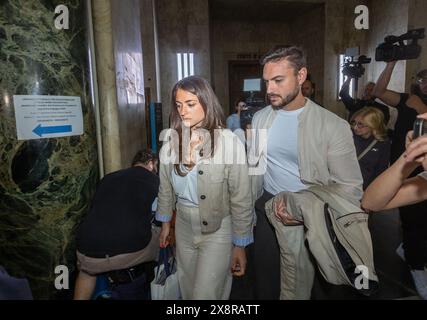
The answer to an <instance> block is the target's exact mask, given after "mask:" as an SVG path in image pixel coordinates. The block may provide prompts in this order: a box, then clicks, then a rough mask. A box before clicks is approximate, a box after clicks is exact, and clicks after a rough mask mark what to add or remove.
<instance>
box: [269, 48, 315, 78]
mask: <svg viewBox="0 0 427 320" xmlns="http://www.w3.org/2000/svg"><path fill="white" fill-rule="evenodd" d="M283 59H286V60H287V61H289V63H290V64H291V65H292V67H293V68H294V69H295V72H298V71H300V70H301V68H306V67H307V57H306V54H305V52H304V49H302V48H301V47H297V46H278V47H275V48H274V49H272V50H270V51H269V52H267V53H266V54H265V55H264V56H263V57H262V58H261V65H262V66H264V65H265V64H267V63H268V62H277V61H280V60H283Z"/></svg>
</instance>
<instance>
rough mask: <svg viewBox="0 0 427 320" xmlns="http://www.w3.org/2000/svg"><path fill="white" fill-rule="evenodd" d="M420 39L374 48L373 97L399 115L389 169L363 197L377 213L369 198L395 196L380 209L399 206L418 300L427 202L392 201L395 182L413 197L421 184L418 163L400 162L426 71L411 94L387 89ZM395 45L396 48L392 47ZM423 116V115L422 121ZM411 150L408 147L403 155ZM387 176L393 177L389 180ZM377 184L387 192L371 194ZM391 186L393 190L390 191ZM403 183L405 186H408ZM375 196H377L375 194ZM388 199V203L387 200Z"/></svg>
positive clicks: (424, 98)
mask: <svg viewBox="0 0 427 320" xmlns="http://www.w3.org/2000/svg"><path fill="white" fill-rule="evenodd" d="M422 38H424V29H416V30H410V31H408V32H407V33H406V34H404V35H402V36H400V37H395V36H388V37H386V38H385V42H384V43H383V44H381V45H380V46H379V47H378V48H377V51H376V60H377V61H385V62H386V63H387V64H386V66H385V69H384V71H383V72H382V73H381V75H380V77H379V79H378V81H377V84H376V85H375V87H374V92H373V94H374V96H376V97H377V98H379V99H380V100H381V101H383V102H384V103H386V104H388V105H389V106H391V107H395V108H397V110H398V112H399V113H398V117H397V121H396V125H395V130H394V134H393V137H392V145H391V153H390V160H391V161H390V163H391V164H393V165H392V166H391V167H390V169H389V170H387V171H386V172H385V173H384V174H383V175H381V176H380V177H379V178H378V180H376V181H374V182H373V183H372V184H371V185H370V186H369V188H368V189H367V194H365V196H364V207H365V208H366V209H372V210H379V209H381V207H382V206H377V205H375V204H374V205H372V202H371V200H370V199H372V194H376V196H378V201H382V200H381V198H380V197H381V196H384V197H385V198H383V200H384V199H387V196H390V193H393V192H394V193H395V195H394V198H393V199H394V200H395V201H394V202H393V203H394V204H393V203H392V204H391V205H390V204H388V205H387V206H385V207H382V208H391V207H397V206H400V207H399V213H400V218H401V222H402V237H403V249H404V256H405V260H406V262H407V263H408V265H409V267H410V269H411V270H410V271H411V275H412V278H413V280H414V283H415V286H416V289H417V291H418V293H419V294H420V296H421V297H423V298H424V299H427V271H426V270H425V267H426V265H427V215H426V212H425V211H426V210H427V201H425V199H426V198H424V197H423V196H422V194H418V193H417V195H416V196H419V198H417V201H414V200H413V199H412V198H408V199H410V200H408V201H401V199H400V200H399V198H398V199H395V198H396V197H400V196H401V195H400V191H399V192H398V193H396V192H397V190H398V189H399V188H398V186H397V184H396V183H397V182H398V181H400V185H401V188H402V190H403V191H402V192H406V191H405V190H407V188H410V190H412V192H414V193H416V191H417V190H418V189H417V188H418V184H419V183H421V184H422V185H424V184H425V182H424V181H422V182H417V181H420V178H418V174H420V173H421V172H422V168H421V167H419V163H418V164H417V165H415V164H416V163H415V162H412V164H411V165H406V162H407V160H405V159H403V156H402V154H403V152H404V151H405V138H406V136H407V132H408V131H410V130H411V129H412V127H413V124H414V121H415V119H416V117H417V115H419V114H422V113H426V112H427V70H422V71H420V72H418V73H417V76H416V83H415V84H414V85H413V87H412V90H411V93H398V92H395V91H392V90H389V89H387V87H388V84H389V82H390V78H391V75H392V73H393V70H394V67H395V65H396V62H397V60H408V59H416V58H418V56H419V54H420V53H421V47H420V46H418V44H417V43H416V42H417V40H418V39H422ZM404 40H412V43H410V44H407V45H404V44H403V41H404ZM397 42H398V43H399V44H394V43H397ZM425 116H426V115H425V114H424V115H423V117H425ZM420 139H421V138H420ZM422 139H424V138H422ZM414 143H415V142H414ZM413 146H414V145H409V146H408V150H407V152H408V151H410V150H411V148H413ZM411 159H412V158H411ZM411 161H412V160H411ZM404 164H405V165H404ZM391 174H393V175H395V176H390V175H391ZM407 177H409V178H412V179H409V180H408V182H406V181H405V179H406V178H407ZM414 179H415V180H414ZM378 181H380V182H381V181H382V182H381V183H384V184H382V186H383V187H382V188H384V185H386V186H387V189H388V190H382V189H381V188H380V189H379V190H377V191H375V190H374V188H375V187H379V186H380V185H381V183H380V184H379V182H378ZM389 181H390V183H389ZM414 182H416V185H417V188H415V189H414V187H411V186H412V183H414ZM392 183H395V184H394V188H393V187H392V186H393V184H392ZM407 183H409V185H408V186H407ZM399 187H400V186H399ZM377 192H379V193H381V194H377ZM414 196H415V195H414ZM388 199H389V200H390V198H388ZM411 199H412V200H411ZM422 200H424V201H422ZM419 201H421V202H419ZM416 202H418V203H416Z"/></svg>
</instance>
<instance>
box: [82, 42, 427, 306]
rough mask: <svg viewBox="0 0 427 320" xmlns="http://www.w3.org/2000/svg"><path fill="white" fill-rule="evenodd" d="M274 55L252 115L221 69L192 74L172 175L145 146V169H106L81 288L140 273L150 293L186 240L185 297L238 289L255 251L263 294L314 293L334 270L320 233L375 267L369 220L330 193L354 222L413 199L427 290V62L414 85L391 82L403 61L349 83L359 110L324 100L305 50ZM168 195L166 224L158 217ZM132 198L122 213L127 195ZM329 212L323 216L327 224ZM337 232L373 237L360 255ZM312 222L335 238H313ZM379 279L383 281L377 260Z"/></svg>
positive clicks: (414, 250)
mask: <svg viewBox="0 0 427 320" xmlns="http://www.w3.org/2000/svg"><path fill="white" fill-rule="evenodd" d="M261 65H262V66H263V79H264V82H265V85H266V96H267V100H268V102H269V105H268V106H266V107H265V108H263V109H262V110H260V111H258V112H257V113H255V115H254V116H253V118H252V121H251V123H248V121H241V113H242V111H244V110H245V108H247V106H246V102H245V100H244V99H239V100H237V101H236V103H235V109H236V113H234V114H232V115H231V116H230V117H228V119H227V120H226V119H225V116H224V112H223V108H222V106H221V105H220V103H219V101H218V99H217V97H216V95H215V93H214V91H213V89H212V87H211V86H210V84H209V83H208V81H206V80H205V79H203V78H201V77H198V76H190V77H187V78H184V79H182V80H180V81H179V82H177V83H176V84H175V86H174V88H173V90H172V101H171V115H170V134H168V135H166V136H167V137H168V139H167V140H166V141H164V144H163V146H162V149H161V151H160V156H159V176H157V175H156V168H157V158H156V156H155V155H153V154H151V153H149V152H145V151H144V152H142V153H140V154H139V156H137V157H136V159H135V161H134V163H133V166H132V168H130V169H125V170H121V171H119V172H116V173H112V174H109V175H107V176H106V177H104V179H103V180H102V181H101V184H100V186H99V188H98V191H97V194H96V196H95V199H94V203H93V206H92V209H91V211H90V213H89V214H88V215H87V216H86V217H85V220H84V221H83V223H82V225H81V226H80V230H79V237H78V246H77V250H78V251H77V256H78V261H79V263H78V266H79V270H80V274H79V277H78V280H77V285H76V293H75V298H76V299H89V298H90V297H91V296H92V294H93V291H94V288H95V284H96V277H97V275H100V274H107V275H108V278H109V279H110V280H111V282H112V283H114V284H116V285H121V284H129V283H138V281H139V280H140V284H136V285H135V286H136V287H138V290H140V291H141V290H146V291H147V290H148V289H147V288H146V284H147V283H149V282H150V279H152V276H150V272H148V271H147V269H150V268H152V266H150V265H149V262H151V261H153V260H155V257H154V256H155V255H156V254H157V252H158V248H159V247H166V246H168V245H170V243H171V241H172V240H173V239H172V238H174V240H175V241H174V242H175V248H176V259H177V274H178V280H179V288H180V291H181V295H182V298H183V299H213V300H221V299H228V298H229V297H230V292H231V287H232V281H233V276H237V277H238V276H242V275H244V274H245V272H246V270H247V264H248V263H251V264H252V267H253V269H254V283H253V286H254V289H255V294H256V297H255V298H257V299H279V298H280V299H310V294H311V289H312V287H313V281H314V274H315V268H316V267H319V268H321V269H322V270H323V268H328V266H327V265H328V263H325V262H324V257H320V258H319V257H318V256H316V254H315V253H316V252H317V251H316V247H315V246H316V245H324V246H325V248H326V250H327V252H332V253H333V255H334V257H336V256H339V257H340V259H335V260H334V259H333V258H332V256H331V258H330V259H331V260H334V261H335V262H334V263H337V264H339V265H341V267H342V268H343V269H344V270H345V274H344V276H342V277H344V278H345V279H346V281H347V282H348V283H349V284H353V283H354V275H355V274H356V270H350V269H348V264H349V261H348V260H351V263H350V265H353V264H355V263H356V262H357V261H355V260H354V258H351V257H354V256H362V257H364V262H365V264H366V265H369V266H371V265H372V266H373V257H372V244H371V243H370V241H366V242H363V243H360V240H358V239H360V237H358V235H360V234H361V233H363V234H364V235H366V230H365V229H364V228H363V225H360V224H356V223H355V224H353V226H354V227H353V228H347V229H346V231H345V232H342V230H343V228H340V227H339V226H337V225H336V224H334V223H331V221H329V220H328V218H325V215H324V208H327V205H330V207H331V208H330V210H329V213H330V214H331V216H333V217H336V216H337V215H339V216H340V217H343V216H346V223H348V225H350V224H352V223H353V222H355V221H359V220H357V219H361V218H360V217H364V216H363V215H362V216H360V215H354V216H352V215H346V213H353V211H352V210H356V209H357V208H358V209H359V211H362V210H366V211H367V212H372V211H373V212H377V211H381V210H383V209H387V208H396V207H399V208H400V213H401V217H402V222H403V223H402V226H403V247H404V250H405V258H406V261H407V263H408V264H409V266H410V268H411V274H412V276H413V279H414V282H415V285H416V288H417V290H418V293H419V295H420V296H421V297H422V298H424V299H427V271H426V269H425V268H426V263H427V241H426V240H427V232H426V231H427V215H426V214H425V212H424V211H425V210H426V209H427V207H426V203H427V202H425V201H426V199H427V181H426V180H425V179H427V175H426V174H425V173H422V171H423V170H426V169H427V156H426V155H427V137H420V138H417V139H415V140H413V139H412V133H411V132H410V130H411V128H412V125H413V122H414V120H415V119H416V117H417V116H418V117H422V118H424V119H427V113H426V112H427V70H423V71H421V72H419V73H418V74H417V77H416V79H417V83H416V84H415V86H414V90H413V92H411V93H409V94H406V93H396V92H393V91H390V90H388V89H387V87H388V82H389V81H390V77H391V74H392V71H393V68H394V65H395V62H390V63H387V66H386V68H385V70H384V72H383V73H382V74H381V76H380V78H379V79H378V81H377V83H376V84H375V83H373V82H370V83H368V84H367V85H366V88H365V90H364V94H363V97H362V99H353V98H351V97H350V96H349V94H348V86H349V80H348V79H347V80H346V81H345V83H344V86H343V88H342V90H341V92H340V95H341V97H342V101H343V103H344V104H345V106H346V108H347V109H348V111H349V112H350V116H349V119H348V121H347V120H344V119H342V118H340V117H338V116H337V115H335V114H334V113H332V112H330V111H328V110H327V106H326V108H324V107H322V106H320V105H319V104H317V103H316V102H314V101H313V100H312V98H313V95H314V84H313V82H312V81H311V80H307V74H308V70H307V62H306V56H305V53H304V51H303V50H302V49H301V48H299V47H296V46H282V47H277V48H274V49H273V50H271V51H270V52H268V53H267V54H266V55H265V56H264V57H263V59H262V61H261ZM376 99H379V100H381V101H380V102H379V101H377V100H376ZM390 107H392V108H393V107H394V108H397V109H398V112H399V113H398V118H397V122H396V125H395V128H394V131H393V132H390V131H388V130H387V124H388V121H389V119H390V112H389V110H390ZM227 128H228V129H227ZM248 129H250V130H248ZM233 132H234V133H233ZM408 132H409V133H408ZM141 155H143V156H141ZM417 170H418V171H417ZM420 172H421V173H420ZM156 198H157V200H156V201H155V199H156ZM156 202H157V207H156V208H155V212H156V214H155V220H156V221H158V225H160V224H161V229H160V230H159V228H158V227H157V226H154V225H153V224H152V221H151V218H152V212H153V210H154V208H152V204H153V203H156ZM124 204H126V206H128V207H126V210H124V209H123V208H121V210H120V211H121V212H123V214H122V215H121V216H118V215H117V214H116V213H117V206H123V205H124ZM354 208H356V209H354ZM325 210H327V209H325ZM174 212H175V214H176V218H175V219H176V220H175V224H174V234H173V236H172V232H171V231H172V228H173V226H172V221H173V216H174V215H173V214H174ZM315 214H316V218H317V219H319V221H321V224H317V225H316V224H313V219H314V215H315ZM311 215H312V216H311ZM312 218H313V219H312ZM337 221H338V220H337ZM320 225H322V226H323V225H324V226H325V229H321V228H320V227H319V226H320ZM356 225H357V227H356ZM328 228H329V229H328ZM325 230H328V232H336V233H338V232H341V233H340V236H343V237H344V238H345V239H346V240H347V241H348V242H349V243H352V241H359V243H358V245H357V246H355V247H356V249H355V250H356V254H355V255H351V254H349V249H348V248H346V247H345V246H344V247H343V246H341V247H339V246H336V245H334V244H333V243H332V242H331V241H330V239H329V241H328V239H327V236H329V235H328V234H327V232H326V231H325ZM312 234H317V236H318V237H319V239H326V240H325V242H323V243H322V244H316V241H313V242H310V241H309V245H307V243H306V241H305V240H306V239H309V237H310V235H312ZM365 239H366V237H365ZM309 240H310V239H309ZM317 242H321V241H320V240H319V241H317ZM251 244H252V246H253V259H251V260H249V261H248V260H247V257H246V254H247V251H246V248H247V246H249V245H251ZM311 254H313V255H314V256H315V259H314V260H313V259H312V258H311V257H310V255H311ZM343 256H345V257H346V258H347V261H346V262H345V263H344V262H343V260H342V259H341V257H343ZM148 266H149V267H148ZM324 274H325V275H328V274H329V278H328V277H327V280H328V279H329V280H330V279H331V277H332V278H334V274H333V272H331V273H328V272H324ZM342 277H341V278H339V276H338V275H336V278H337V279H341V280H334V281H332V280H330V281H331V282H333V283H335V284H336V283H338V282H339V281H344V280H342ZM368 278H369V279H368V280H369V281H374V282H375V281H377V279H376V276H375V270H369V275H368ZM352 279H353V280H352ZM344 282H345V281H344Z"/></svg>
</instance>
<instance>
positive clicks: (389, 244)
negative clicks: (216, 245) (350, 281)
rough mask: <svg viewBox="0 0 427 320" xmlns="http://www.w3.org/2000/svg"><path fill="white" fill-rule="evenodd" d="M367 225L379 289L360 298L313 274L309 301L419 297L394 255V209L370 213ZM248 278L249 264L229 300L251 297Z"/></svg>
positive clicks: (398, 237)
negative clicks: (369, 295)
mask: <svg viewBox="0 0 427 320" xmlns="http://www.w3.org/2000/svg"><path fill="white" fill-rule="evenodd" d="M369 228H370V230H371V235H372V242H373V247H374V259H375V266H376V271H377V274H378V277H379V280H380V288H379V291H378V292H377V293H376V294H375V295H373V296H371V297H364V296H362V295H360V294H358V293H357V292H356V291H355V290H353V289H352V288H350V287H348V286H334V285H330V284H328V283H326V282H325V281H324V280H323V278H322V276H321V275H320V274H319V273H317V274H316V277H315V283H314V286H313V291H312V299H313V300H326V299H337V300H392V299H405V300H407V299H411V300H412V299H419V297H418V296H417V293H416V291H415V288H414V285H413V282H412V278H411V275H410V273H409V269H408V267H407V265H406V263H405V262H404V261H403V260H402V259H401V258H400V257H399V256H398V255H397V254H396V248H397V247H398V246H399V244H400V243H401V231H400V220H399V213H398V210H397V209H396V210H389V211H387V212H383V213H377V214H374V215H371V216H370V219H369ZM249 250H250V249H249ZM252 278H253V270H252V269H251V268H250V264H249V268H248V272H247V274H246V276H244V277H242V278H240V279H238V278H235V280H234V282H233V288H232V293H231V299H235V300H247V299H249V300H250V299H254V297H255V296H254V289H253V286H252V283H253V281H251V279H252Z"/></svg>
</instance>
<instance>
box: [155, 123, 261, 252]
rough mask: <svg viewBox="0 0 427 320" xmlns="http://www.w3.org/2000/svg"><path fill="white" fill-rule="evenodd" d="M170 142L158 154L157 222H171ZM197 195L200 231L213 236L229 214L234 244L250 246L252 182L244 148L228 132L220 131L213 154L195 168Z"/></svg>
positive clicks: (173, 198) (172, 197)
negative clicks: (166, 159) (167, 159)
mask: <svg viewBox="0 0 427 320" xmlns="http://www.w3.org/2000/svg"><path fill="white" fill-rule="evenodd" d="M170 151H171V146H170V142H167V143H165V144H164V145H163V147H162V149H161V151H160V171H159V175H160V189H159V195H158V208H157V213H156V219H157V220H159V221H163V222H167V221H170V220H171V217H172V210H173V209H175V204H176V195H175V191H174V190H173V187H172V184H171V173H172V170H174V165H173V163H170V162H169V163H168V162H167V161H165V158H166V155H167V154H170ZM197 170H198V175H197V194H198V199H199V212H200V218H201V228H202V232H204V233H212V232H215V231H216V230H218V229H219V228H220V226H221V221H222V219H223V218H224V217H226V216H228V215H230V214H231V219H232V225H233V243H234V244H235V245H239V246H246V245H248V244H250V243H251V242H253V234H252V227H253V215H252V195H251V181H250V178H249V175H248V165H247V160H246V153H245V148H244V146H243V144H242V143H241V142H240V140H239V138H238V137H237V136H236V135H235V134H233V133H232V132H231V131H230V130H228V129H221V130H219V134H218V141H217V147H216V151H215V154H214V156H213V157H212V158H209V159H203V160H202V161H200V162H199V163H198V165H197Z"/></svg>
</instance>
